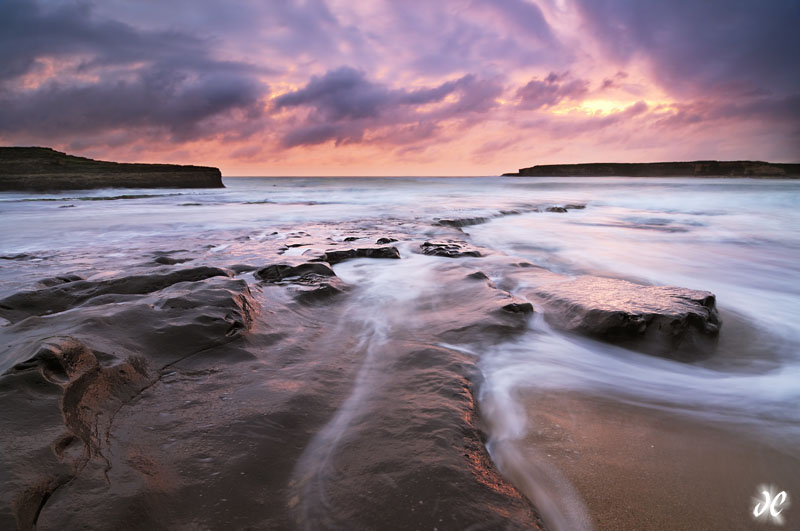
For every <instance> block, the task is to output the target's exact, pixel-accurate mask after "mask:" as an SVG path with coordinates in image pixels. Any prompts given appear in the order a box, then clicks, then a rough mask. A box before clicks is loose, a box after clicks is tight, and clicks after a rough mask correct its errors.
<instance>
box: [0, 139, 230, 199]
mask: <svg viewBox="0 0 800 531" xmlns="http://www.w3.org/2000/svg"><path fill="white" fill-rule="evenodd" d="M224 187H225V185H223V184H222V174H221V173H220V171H219V169H217V168H211V167H208V166H179V165H176V164H126V163H119V162H105V161H100V160H92V159H87V158H84V157H75V156H72V155H67V154H66V153H61V152H60V151H55V150H53V149H50V148H44V147H0V191H11V190H37V191H45V190H81V189H84V190H85V189H90V188H224Z"/></svg>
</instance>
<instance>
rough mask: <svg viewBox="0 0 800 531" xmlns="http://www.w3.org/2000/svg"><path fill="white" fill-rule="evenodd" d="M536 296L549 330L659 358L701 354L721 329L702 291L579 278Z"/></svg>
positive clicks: (713, 302)
mask: <svg viewBox="0 0 800 531" xmlns="http://www.w3.org/2000/svg"><path fill="white" fill-rule="evenodd" d="M537 294H538V295H539V296H540V297H542V298H543V299H544V301H545V306H546V308H547V312H546V313H545V317H546V319H547V320H548V322H549V323H550V324H551V325H553V326H556V327H558V328H561V329H564V330H568V331H573V332H578V333H582V334H586V335H589V336H592V337H595V338H598V339H602V340H604V341H608V342H611V343H615V344H619V345H622V346H626V347H631V348H635V349H637V350H642V351H644V352H647V353H650V354H656V355H660V356H665V357H673V358H677V359H691V358H696V357H702V356H703V355H707V354H708V353H709V352H710V349H711V348H713V344H714V341H715V339H716V337H717V335H718V333H719V329H720V326H721V325H722V322H721V320H720V318H719V314H718V313H717V309H716V299H715V297H714V294H712V293H710V292H708V291H697V290H691V289H686V288H678V287H667V286H642V285H639V284H634V283H632V282H628V281H625V280H617V279H611V278H600V277H592V276H584V277H579V278H576V279H574V280H567V281H563V282H555V283H552V284H548V285H546V286H544V287H541V288H539V289H538V290H537Z"/></svg>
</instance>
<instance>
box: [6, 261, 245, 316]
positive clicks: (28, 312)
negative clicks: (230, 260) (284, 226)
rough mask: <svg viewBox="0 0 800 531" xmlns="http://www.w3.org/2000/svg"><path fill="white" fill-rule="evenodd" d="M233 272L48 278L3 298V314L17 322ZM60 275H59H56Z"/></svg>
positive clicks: (184, 271) (182, 271) (205, 269)
mask: <svg viewBox="0 0 800 531" xmlns="http://www.w3.org/2000/svg"><path fill="white" fill-rule="evenodd" d="M230 276H231V272H230V271H227V270H224V269H220V268H218V267H208V266H202V267H193V268H190V269H179V270H177V271H172V272H170V273H163V274H162V273H152V274H148V275H132V276H127V277H121V278H113V279H109V280H100V281H89V280H81V279H80V278H79V277H78V278H77V279H73V278H72V277H70V276H64V277H60V278H61V279H63V280H64V281H63V282H61V283H58V282H51V281H50V280H48V279H46V280H45V281H44V283H45V285H48V284H49V285H50V287H47V288H44V289H39V290H34V291H22V292H19V293H15V294H13V295H11V296H9V297H6V298H5V299H2V300H0V317H3V318H5V319H8V320H9V321H11V322H16V321H19V320H22V319H25V318H26V317H30V316H32V315H48V314H53V313H59V312H63V311H65V310H68V309H70V308H74V307H76V306H80V305H82V304H85V303H87V302H89V301H92V300H101V298H102V297H104V296H106V298H105V299H102V300H101V303H106V302H110V301H109V300H108V297H111V296H124V295H145V294H148V293H153V292H156V291H160V290H162V289H164V288H167V287H169V286H172V285H174V284H178V283H180V282H198V281H201V280H205V279H208V278H212V277H230ZM56 278H59V277H56Z"/></svg>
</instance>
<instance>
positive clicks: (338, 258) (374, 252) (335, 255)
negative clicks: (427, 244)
mask: <svg viewBox="0 0 800 531" xmlns="http://www.w3.org/2000/svg"><path fill="white" fill-rule="evenodd" d="M353 258H394V259H399V258H400V251H398V250H397V247H362V248H359V249H345V250H340V251H327V252H326V253H325V255H324V256H323V257H322V261H323V262H328V263H329V264H331V265H333V264H338V263H339V262H344V261H345V260H351V259H353Z"/></svg>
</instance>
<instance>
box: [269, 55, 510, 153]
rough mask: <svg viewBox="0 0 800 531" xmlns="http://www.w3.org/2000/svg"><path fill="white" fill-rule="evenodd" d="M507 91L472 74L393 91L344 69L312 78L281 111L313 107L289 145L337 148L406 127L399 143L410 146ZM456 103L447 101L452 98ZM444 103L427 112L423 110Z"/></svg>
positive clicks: (280, 104)
mask: <svg viewBox="0 0 800 531" xmlns="http://www.w3.org/2000/svg"><path fill="white" fill-rule="evenodd" d="M501 92H502V87H501V86H500V84H499V83H497V82H496V81H493V80H482V79H478V78H477V77H475V76H473V75H466V76H463V77H461V78H459V79H456V80H452V81H447V82H445V83H442V84H440V85H438V86H436V87H432V88H423V89H411V90H407V89H392V88H389V87H388V86H386V85H384V84H382V83H377V82H374V81H370V80H369V79H367V77H366V75H365V74H364V73H363V72H361V71H359V70H355V69H353V68H349V67H342V68H338V69H336V70H332V71H329V72H327V73H326V74H325V75H323V76H320V77H317V76H315V77H312V78H311V80H310V81H309V82H308V84H306V85H305V86H304V87H303V88H301V89H299V90H296V91H293V92H289V93H287V94H284V95H282V96H279V97H278V98H275V100H274V105H275V109H276V110H283V109H289V108H296V107H303V108H308V109H311V112H310V113H309V115H308V118H307V119H306V121H305V122H304V123H302V124H301V125H300V126H298V127H295V128H293V129H292V130H290V131H288V132H287V134H286V135H285V136H284V138H283V143H284V145H286V146H288V147H291V146H298V145H310V144H320V143H323V142H327V141H329V140H335V141H336V143H337V144H342V143H353V142H360V141H362V140H363V139H364V135H365V133H366V132H367V131H368V130H375V129H378V128H380V127H384V126H393V127H396V128H398V129H404V130H405V132H406V133H408V132H412V134H399V135H398V136H397V138H396V140H394V142H396V143H405V142H410V141H413V140H416V139H421V138H425V137H429V136H431V135H432V134H434V132H435V130H436V124H437V123H438V122H440V121H443V120H447V119H451V118H464V119H468V118H469V117H470V116H471V115H475V114H480V113H484V112H487V111H489V110H491V109H492V108H493V107H495V106H496V102H495V99H496V98H497V97H498V96H499V95H500V94H501ZM451 95H452V96H453V101H449V102H445V99H446V98H447V97H448V96H451ZM432 103H442V104H443V105H442V106H441V107H440V108H437V109H436V110H433V111H431V112H426V111H424V110H420V109H418V106H421V105H426V104H432Z"/></svg>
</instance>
